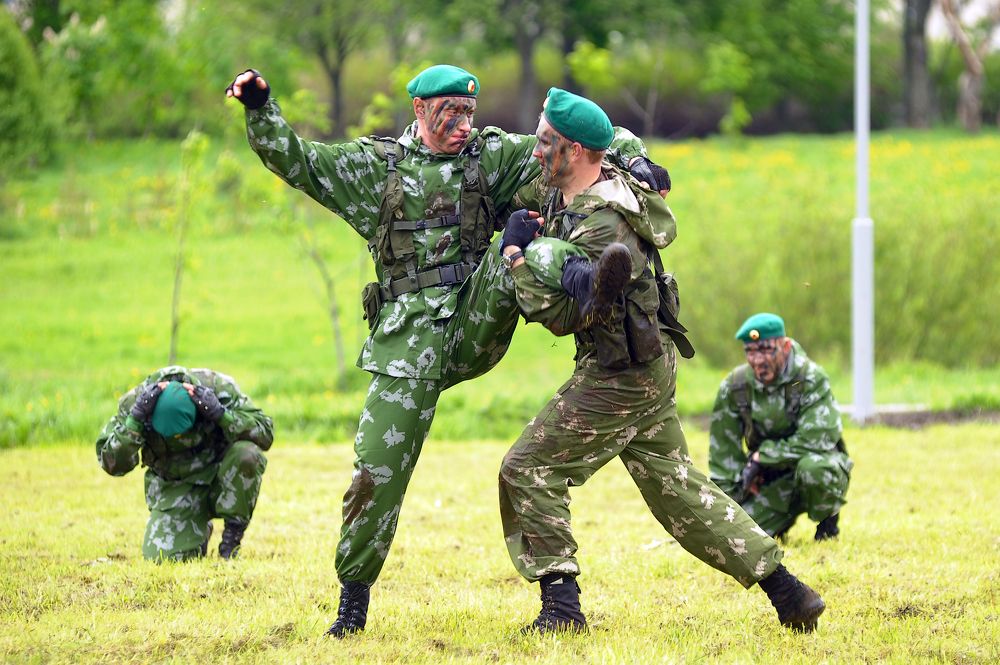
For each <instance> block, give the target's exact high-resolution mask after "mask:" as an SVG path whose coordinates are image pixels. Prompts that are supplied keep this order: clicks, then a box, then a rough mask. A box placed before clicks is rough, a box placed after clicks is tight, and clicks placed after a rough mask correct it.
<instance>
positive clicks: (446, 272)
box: [439, 263, 465, 284]
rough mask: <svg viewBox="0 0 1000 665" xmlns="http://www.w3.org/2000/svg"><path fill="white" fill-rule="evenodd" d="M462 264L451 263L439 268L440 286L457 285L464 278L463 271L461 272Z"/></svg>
mask: <svg viewBox="0 0 1000 665" xmlns="http://www.w3.org/2000/svg"><path fill="white" fill-rule="evenodd" d="M462 267H463V266H462V264H460V263H452V264H449V265H446V266H441V267H440V268H439V270H440V271H441V273H440V274H441V284H458V283H460V282H461V281H462V280H463V279H465V278H464V276H463V275H462V273H463V272H465V271H464V270H462Z"/></svg>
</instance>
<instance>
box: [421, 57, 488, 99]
mask: <svg viewBox="0 0 1000 665" xmlns="http://www.w3.org/2000/svg"><path fill="white" fill-rule="evenodd" d="M406 92H408V93H410V99H413V98H415V97H420V98H421V99H427V98H428V97H441V96H449V97H475V96H476V95H478V94H479V79H477V78H476V77H475V76H473V75H472V74H470V73H469V72H467V71H465V70H464V69H462V68H461V67H455V66H454V65H434V66H433V67H428V68H427V69H425V70H424V71H422V72H420V73H419V74H417V75H416V76H414V77H413V80H412V81H410V82H409V83H407V84H406Z"/></svg>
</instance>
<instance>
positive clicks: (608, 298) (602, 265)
mask: <svg viewBox="0 0 1000 665" xmlns="http://www.w3.org/2000/svg"><path fill="white" fill-rule="evenodd" d="M631 277H632V253H631V252H630V251H629V249H628V247H626V246H625V245H623V244H622V243H620V242H613V243H611V244H610V245H608V246H607V247H605V248H604V251H603V252H601V258H599V259H598V260H597V270H596V271H595V272H594V306H593V310H594V313H595V315H597V316H603V315H605V314H607V312H608V311H609V310H610V309H611V306H612V305H613V304H614V302H615V300H617V299H618V296H619V295H620V294H621V293H622V291H623V290H624V289H625V286H626V285H627V284H628V282H629V279H630V278H631Z"/></svg>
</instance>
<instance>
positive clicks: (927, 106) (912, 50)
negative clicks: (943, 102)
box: [903, 0, 934, 127]
mask: <svg viewBox="0 0 1000 665" xmlns="http://www.w3.org/2000/svg"><path fill="white" fill-rule="evenodd" d="M931 2H932V0H906V1H905V3H904V6H903V105H904V107H905V114H906V124H907V125H909V126H910V127H930V124H931V112H932V102H933V98H934V93H933V90H932V88H931V77H930V72H929V71H928V69H927V16H928V15H929V14H930V9H931Z"/></svg>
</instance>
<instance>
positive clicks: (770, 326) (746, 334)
mask: <svg viewBox="0 0 1000 665" xmlns="http://www.w3.org/2000/svg"><path fill="white" fill-rule="evenodd" d="M784 336H785V322H784V321H783V320H782V318H781V317H780V316H778V315H777V314H770V313H768V312H761V313H760V314H754V315H753V316H751V317H750V318H749V319H747V320H746V321H744V322H743V325H742V326H740V329H739V330H737V331H736V339H738V340H741V341H742V342H744V343H746V342H756V341H759V340H762V339H774V338H775V337H784Z"/></svg>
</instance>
